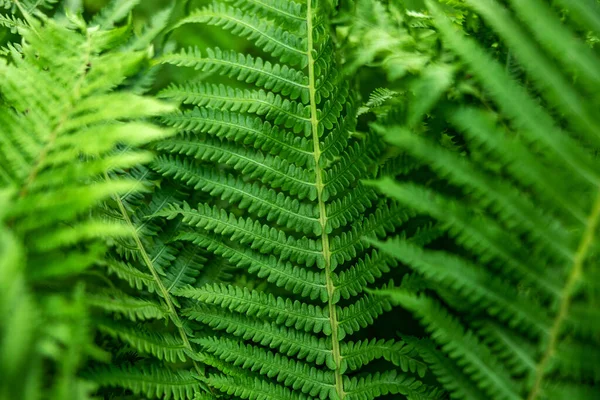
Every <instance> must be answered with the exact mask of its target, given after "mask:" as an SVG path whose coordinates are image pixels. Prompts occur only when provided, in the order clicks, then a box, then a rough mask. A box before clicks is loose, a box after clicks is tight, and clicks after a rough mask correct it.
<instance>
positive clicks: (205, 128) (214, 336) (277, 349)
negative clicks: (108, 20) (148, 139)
mask: <svg viewBox="0 0 600 400" xmlns="http://www.w3.org/2000/svg"><path fill="white" fill-rule="evenodd" d="M329 7H330V4H328V3H327V2H322V1H316V0H310V1H307V2H297V1H292V0H223V1H217V2H214V3H213V4H212V5H209V6H207V7H204V8H201V9H199V10H197V11H195V12H193V13H192V14H191V15H190V16H187V17H185V18H184V19H183V20H182V21H181V22H179V24H178V25H177V26H181V25H184V24H190V23H201V24H205V25H213V26H217V27H221V28H223V29H224V30H227V31H229V32H230V33H231V34H232V35H233V36H235V37H238V38H244V39H247V40H248V42H250V43H251V44H252V45H253V47H254V48H255V49H257V50H258V51H259V53H258V54H260V55H255V52H252V53H251V54H252V56H250V55H248V54H240V53H238V52H237V51H233V50H225V49H208V50H203V49H198V48H191V49H184V50H181V51H180V52H179V53H175V54H172V55H168V56H165V57H163V59H162V61H163V62H165V63H169V64H174V65H178V66H183V67H191V68H194V69H196V70H199V71H203V72H207V73H209V74H207V75H209V78H208V80H207V81H206V80H203V81H202V82H199V81H197V80H196V81H194V80H192V81H188V82H184V83H182V84H178V85H172V86H169V87H167V88H166V89H164V90H163V91H162V92H161V93H160V97H162V98H165V99H173V100H175V101H178V102H180V103H182V106H181V108H182V111H180V112H178V113H173V114H171V115H169V116H166V117H164V118H163V121H164V122H165V123H166V124H167V125H169V126H173V127H175V128H177V129H178V130H179V131H180V134H179V136H178V137H176V138H172V139H167V140H164V141H161V142H160V143H158V144H157V145H156V146H155V148H156V149H157V151H158V152H159V153H161V154H160V156H159V158H158V160H157V161H155V162H154V164H153V166H152V168H153V169H154V170H155V171H156V172H158V173H159V174H160V175H162V176H163V177H165V178H166V179H170V180H171V181H176V182H177V183H178V184H179V185H180V187H181V188H182V190H189V191H190V192H191V191H193V192H194V194H195V198H194V202H193V203H191V202H177V201H176V202H173V204H170V205H169V206H167V207H165V208H164V209H163V210H162V211H160V212H158V213H157V214H156V216H157V217H158V218H165V217H166V218H167V219H170V220H172V221H181V222H182V223H183V226H184V229H183V231H182V232H181V233H180V234H179V235H178V236H177V237H176V241H178V242H185V243H189V242H191V243H193V244H195V245H197V246H199V247H200V248H201V249H203V251H207V252H208V253H212V254H214V255H215V256H217V257H219V258H225V259H227V261H228V262H230V263H231V264H233V265H235V266H237V267H238V268H243V270H244V271H247V272H248V273H250V274H252V275H254V276H257V277H258V278H259V279H260V282H261V284H260V286H259V287H258V288H254V287H247V285H245V284H244V282H238V283H237V284H231V285H224V284H209V285H205V286H203V287H200V288H198V287H196V288H194V287H185V288H181V289H179V290H176V291H174V294H175V295H176V296H178V297H181V298H188V299H190V300H192V301H188V302H183V301H182V304H184V305H185V308H184V315H185V317H186V318H189V319H190V320H193V321H196V322H200V323H201V328H198V329H201V332H202V333H201V337H202V339H198V340H197V342H198V343H201V344H202V346H201V347H202V350H201V351H199V352H198V353H197V354H196V356H197V358H198V359H199V360H206V361H205V362H206V363H208V364H209V365H212V366H214V368H215V369H216V370H219V371H220V374H214V375H210V376H209V377H208V378H206V382H207V383H208V384H209V385H213V386H214V387H216V388H217V389H218V390H219V391H221V392H223V393H226V394H227V395H229V396H233V397H235V398H240V397H241V398H257V399H262V398H265V397H268V396H273V398H278V397H281V396H287V395H288V394H289V393H294V395H293V396H294V397H295V396H298V397H299V398H303V396H306V397H309V398H322V399H325V398H328V399H339V400H343V399H347V398H349V397H350V394H349V392H348V391H347V390H346V389H345V385H347V384H350V380H349V379H350V378H348V376H346V375H347V374H350V373H352V374H354V372H357V373H360V372H361V371H362V370H363V367H365V368H366V365H367V364H368V363H369V362H371V361H373V359H376V358H377V359H380V360H382V361H383V363H387V364H392V365H393V364H394V363H396V362H399V363H400V364H401V363H402V362H400V361H398V358H396V357H393V356H390V357H387V358H386V356H384V355H380V353H377V351H376V350H374V349H373V350H372V351H373V352H369V351H368V350H367V353H368V355H367V356H366V357H367V358H366V359H365V358H360V359H361V360H363V362H360V361H355V362H352V366H353V369H351V370H350V369H348V364H347V363H346V361H345V360H344V357H343V355H342V353H341V349H342V346H343V344H344V343H345V341H348V342H349V343H354V342H352V341H350V339H349V338H348V337H349V336H350V335H354V334H357V335H359V334H362V332H363V331H366V329H368V328H370V327H372V326H373V325H375V324H377V322H376V320H377V318H378V317H380V316H382V315H383V314H384V313H385V312H387V311H389V310H390V304H389V302H388V301H387V300H386V299H384V298H381V297H378V296H373V295H371V294H366V293H365V292H366V290H367V285H369V284H377V283H376V281H377V280H378V279H379V278H381V277H383V274H384V273H386V272H389V270H390V266H391V265H392V264H394V261H391V259H387V258H386V259H385V260H384V259H383V258H384V257H379V256H378V253H377V252H375V251H372V250H371V249H370V247H371V245H370V244H369V243H368V242H367V241H365V240H364V239H365V238H377V237H382V236H386V235H388V234H389V233H391V232H396V230H397V229H398V226H399V225H401V224H403V223H404V222H406V221H407V220H409V219H411V218H412V217H413V216H414V213H413V212H412V211H407V210H404V209H402V208H400V207H394V206H392V204H391V202H389V201H387V200H383V201H380V200H379V199H378V196H377V194H376V192H375V191H374V190H373V189H372V188H370V187H366V186H365V185H363V184H362V183H361V179H365V178H370V177H373V175H374V171H375V170H376V165H377V164H378V162H379V157H380V154H381V153H382V152H383V150H384V145H383V142H382V141H381V140H380V138H379V136H378V135H377V134H372V133H366V134H362V133H355V132H354V131H355V129H356V124H357V118H356V110H357V101H356V98H355V91H354V90H353V86H352V84H351V82H349V79H348V77H347V76H346V75H344V74H343V73H342V71H341V70H340V68H339V67H338V66H337V62H336V59H337V54H336V51H337V50H336V45H335V44H334V43H333V40H332V38H331V37H330V24H329V21H328V16H329V10H330V9H329ZM211 74H212V75H217V74H218V75H220V76H221V77H220V78H219V80H218V81H215V80H213V79H212V78H211V77H210V75H211ZM221 82H222V83H221ZM190 189H191V190H190ZM196 198H198V200H197V201H196ZM189 204H192V205H189ZM244 286H246V287H244ZM361 294H362V295H361ZM192 326H194V327H196V326H197V325H196V324H193V325H192ZM223 331H224V332H223ZM234 338H235V340H234ZM386 343H389V346H394V345H393V343H392V342H386ZM267 348H268V349H267ZM344 349H346V348H344ZM203 353H204V354H203ZM368 357H372V358H370V359H369V358H368ZM364 360H366V361H364ZM408 371H409V374H413V373H418V372H421V371H422V370H418V371H417V369H410V368H409V370H408ZM229 375H235V377H229ZM407 379H410V378H408V377H407ZM415 382H416V381H415ZM243 383H245V384H246V385H247V387H243V386H242V385H243ZM415 385H416V383H415ZM392 386H393V385H392ZM290 390H291V391H290ZM394 390H396V389H392V388H391V386H390V389H389V390H387V391H380V392H378V391H377V390H376V389H372V388H371V387H369V389H368V390H366V393H371V394H370V396H371V397H372V398H374V397H377V396H381V395H384V393H399V392H398V391H394ZM417 392H418V390H417V391H415V392H414V393H417ZM361 393H363V392H361ZM290 396H292V395H291V394H290Z"/></svg>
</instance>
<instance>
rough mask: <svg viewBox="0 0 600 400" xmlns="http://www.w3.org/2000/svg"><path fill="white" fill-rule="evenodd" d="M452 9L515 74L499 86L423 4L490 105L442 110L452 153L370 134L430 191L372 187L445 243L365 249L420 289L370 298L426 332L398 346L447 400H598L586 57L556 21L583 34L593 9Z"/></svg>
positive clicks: (527, 2) (489, 1)
mask: <svg viewBox="0 0 600 400" xmlns="http://www.w3.org/2000/svg"><path fill="white" fill-rule="evenodd" d="M466 3H467V4H468V5H470V6H471V7H472V9H473V11H474V12H477V13H478V14H480V15H481V16H482V17H483V19H484V20H485V21H486V23H487V24H489V26H490V27H491V28H492V29H493V30H494V31H495V32H497V33H498V35H499V37H500V39H501V40H502V42H503V43H504V44H505V45H506V46H507V47H508V48H509V49H510V53H511V55H512V56H513V57H515V58H516V59H517V60H518V62H519V64H520V66H521V67H522V68H523V70H524V71H525V73H526V74H527V76H528V77H529V80H528V81H527V82H522V81H518V80H516V79H515V78H514V77H512V76H511V75H510V73H509V71H508V68H507V67H506V66H505V65H508V64H507V63H505V62H504V60H502V64H504V65H502V64H500V63H498V62H497V61H496V60H494V59H493V58H492V57H491V56H490V55H489V54H488V52H486V51H484V50H482V48H481V46H480V45H479V44H478V43H477V42H475V40H473V39H470V38H467V37H465V36H464V35H463V34H462V33H460V32H459V31H457V29H456V28H455V26H453V24H452V23H451V22H450V21H449V19H448V18H447V17H446V16H444V15H443V13H442V12H441V11H440V10H439V9H438V7H437V6H436V5H435V4H434V3H433V2H429V7H430V10H431V11H432V14H433V16H434V17H435V21H436V27H437V28H438V29H439V32H440V34H441V36H442V38H443V42H444V44H445V45H447V46H448V48H449V49H450V50H451V51H452V52H453V53H455V54H457V55H458V56H459V57H460V59H461V60H462V61H463V62H464V63H465V65H466V67H467V68H468V70H469V72H470V73H472V74H473V76H474V77H475V78H476V79H477V81H478V82H479V84H481V86H482V87H483V88H484V89H485V95H486V96H487V97H488V98H489V103H488V102H486V104H485V105H486V109H485V110H483V109H480V108H476V107H472V106H471V107H464V106H463V107H461V108H458V109H453V110H451V112H450V113H448V118H449V121H450V122H451V126H452V128H453V129H454V130H455V132H457V133H456V135H457V137H459V138H461V140H460V141H462V143H464V144H462V145H461V146H462V148H461V151H460V152H456V151H453V150H451V149H449V148H444V147H442V146H439V145H438V144H436V143H435V141H434V140H432V138H431V137H428V135H420V136H419V135H415V134H414V133H412V132H410V131H409V130H407V129H406V127H404V126H396V127H387V128H381V127H380V128H381V130H383V131H387V132H386V135H387V137H388V139H389V141H390V142H391V143H393V144H395V145H397V146H398V147H399V148H400V149H402V150H403V151H404V152H405V153H406V154H408V155H410V156H411V157H412V158H414V159H416V160H419V161H420V162H421V163H422V164H423V165H425V166H427V167H428V168H430V169H431V171H432V172H434V173H436V174H437V175H438V176H439V177H440V180H441V182H438V184H437V185H436V186H437V188H444V189H443V190H438V189H432V188H431V187H425V186H423V185H422V184H421V183H419V182H414V183H413V182H408V181H404V182H400V181H396V180H392V179H390V178H387V179H384V180H382V181H379V182H378V183H376V186H378V187H379V188H380V189H381V190H382V191H383V192H385V193H387V194H389V195H390V196H391V197H393V198H395V199H397V200H399V201H400V202H401V203H403V204H406V205H407V206H410V207H411V208H413V209H415V210H416V211H418V212H419V213H420V214H425V215H429V216H431V217H433V218H435V219H437V220H439V221H440V222H441V224H442V225H441V226H444V227H445V228H446V230H447V233H448V235H449V236H450V237H451V238H453V239H454V240H455V243H456V248H455V250H454V251H451V250H452V247H449V246H447V247H446V251H439V250H438V251H436V250H432V249H423V248H420V247H419V246H415V245H414V244H411V243H409V242H408V241H405V240H390V241H387V242H385V243H380V244H379V245H378V246H379V247H380V248H381V250H382V251H384V252H386V253H388V254H390V255H393V256H395V257H396V258H397V259H399V260H400V261H402V262H403V263H405V264H406V265H408V266H410V267H411V268H412V269H414V271H415V273H416V274H417V275H418V276H420V277H421V278H422V279H424V282H425V284H424V285H423V288H421V289H422V290H414V289H411V288H409V287H405V286H403V285H401V286H400V287H399V288H395V289H390V290H387V291H385V292H384V293H385V294H387V295H390V296H391V298H393V299H394V301H395V302H397V303H398V304H399V305H400V306H402V307H403V308H405V309H407V310H410V311H411V312H412V313H413V314H414V315H415V316H416V317H418V318H419V320H420V321H421V322H422V323H423V325H424V326H425V327H426V329H427V331H428V332H429V333H430V337H431V341H428V340H423V341H420V342H419V341H414V343H413V344H414V345H415V346H416V347H418V348H420V351H421V353H422V356H423V358H424V359H425V360H426V361H427V362H428V363H429V364H431V370H432V371H433V372H434V373H435V374H436V375H437V376H438V378H439V381H440V382H441V383H442V384H443V385H444V386H445V387H446V389H447V390H448V391H449V392H450V393H451V396H452V398H456V399H482V400H483V399H514V400H519V399H527V400H541V399H557V400H562V399H593V398H600V391H599V390H598V383H599V382H600V364H599V363H598V360H600V336H599V335H598V332H600V324H599V321H600V314H599V309H600V308H599V307H598V305H599V299H600V286H599V285H598V282H599V280H598V277H599V272H598V271H599V270H598V266H597V263H598V245H599V244H600V240H599V238H598V225H599V223H600V194H599V184H600V165H599V164H598V159H597V149H598V146H599V145H600V139H599V135H598V133H599V132H600V129H599V127H600V118H599V116H598V113H597V105H598V101H599V100H600V98H599V97H598V93H599V89H600V69H599V68H598V66H599V65H600V57H599V55H598V52H597V50H594V49H592V48H590V47H588V46H587V45H586V44H585V43H584V42H582V41H580V40H579V39H577V35H576V34H575V32H574V31H573V30H572V29H571V27H570V23H572V22H571V20H570V18H572V20H573V22H574V23H575V24H579V26H580V27H585V29H587V30H589V31H597V30H598V28H599V25H598V21H600V13H598V10H597V9H596V8H594V6H592V4H591V3H592V2H586V1H581V2H569V1H559V2H558V3H560V5H561V7H563V8H564V9H565V11H568V13H567V14H568V15H570V17H569V18H567V19H565V20H562V18H561V17H559V15H558V14H557V13H556V11H555V10H554V9H552V8H550V7H549V6H548V5H547V4H545V2H542V1H540V0H511V1H508V3H509V4H510V8H508V7H506V8H505V7H504V6H501V5H499V4H498V3H497V2H495V1H493V0H467V1H466ZM529 29H531V30H529ZM566 54H567V55H568V56H565V55H566ZM460 141H459V142H460ZM448 249H450V250H448ZM407 340H409V339H407Z"/></svg>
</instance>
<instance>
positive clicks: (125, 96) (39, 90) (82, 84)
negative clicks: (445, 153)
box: [0, 2, 172, 400]
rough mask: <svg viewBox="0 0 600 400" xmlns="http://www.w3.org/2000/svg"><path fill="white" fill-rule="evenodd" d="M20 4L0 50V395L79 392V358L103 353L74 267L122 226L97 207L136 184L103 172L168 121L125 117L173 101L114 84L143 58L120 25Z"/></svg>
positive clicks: (98, 257) (133, 157) (124, 162)
mask: <svg viewBox="0 0 600 400" xmlns="http://www.w3.org/2000/svg"><path fill="white" fill-rule="evenodd" d="M38 3H39V2H38ZM26 4H28V3H26ZM28 10H29V9H27V8H23V7H21V12H22V13H23V15H24V16H25V19H24V20H25V21H27V22H26V23H25V22H23V23H21V24H20V25H19V27H18V29H19V34H20V35H21V37H22V42H21V43H19V44H13V45H9V47H8V49H7V50H8V51H9V54H10V56H9V57H6V58H1V59H0V74H1V75H2V80H1V81H0V125H1V126H2V128H1V131H0V197H1V200H0V203H1V206H0V208H1V214H2V215H1V220H2V228H1V233H0V276H1V279H0V289H1V291H2V295H1V297H0V311H1V312H2V315H3V317H2V324H1V325H0V352H1V356H0V357H1V358H0V375H1V376H2V379H1V381H0V398H2V399H9V398H11V399H39V398H48V399H61V400H65V399H74V400H75V399H77V400H79V399H84V398H89V396H90V395H91V394H92V392H93V391H94V388H95V385H94V383H93V382H91V381H90V380H87V379H84V378H82V377H81V376H80V375H79V371H80V369H81V368H82V367H83V365H84V364H85V362H86V361H87V360H88V359H89V358H94V359H101V360H106V358H107V356H108V354H107V353H106V352H105V351H103V350H101V349H100V348H99V347H98V346H96V345H95V343H94V341H93V333H92V332H93V325H94V324H93V323H91V316H90V313H89V311H88V308H87V304H86V301H85V296H86V294H85V290H86V288H85V284H84V281H85V279H83V276H84V274H86V273H88V271H89V270H90V268H92V267H93V266H94V265H98V264H100V263H102V262H103V257H104V250H105V246H104V241H105V240H106V239H107V238H115V237H119V236H126V235H128V234H130V231H129V229H127V227H125V226H123V225H118V224H114V223H108V222H107V221H105V220H103V219H102V218H100V217H99V216H98V215H97V214H96V210H97V208H98V206H99V204H100V203H101V202H102V201H104V200H106V199H107V198H108V197H110V196H112V195H116V194H120V193H130V192H131V193H134V192H138V191H140V190H141V189H142V188H141V187H140V186H139V185H138V184H137V182H135V181H133V180H128V179H111V180H107V179H106V178H105V174H106V173H107V172H110V171H114V170H118V169H124V168H132V167H134V166H136V165H139V164H142V163H145V162H148V161H149V160H150V159H151V158H152V156H151V153H149V152H147V151H141V150H138V149H136V147H137V146H139V145H143V144H147V143H149V142H151V141H152V140H156V139H160V138H164V137H166V136H168V134H169V133H170V131H168V130H165V129H162V128H159V127H156V126H154V125H152V124H150V123H147V122H139V121H138V122H136V121H137V120H138V119H140V118H147V117H151V116H155V115H158V114H161V113H165V112H169V111H171V110H172V106H171V105H167V104H164V103H162V102H159V101H157V100H155V99H151V98H146V97H141V96H138V95H134V94H132V93H130V92H125V91H119V90H115V89H116V88H117V87H118V86H119V85H121V84H122V83H123V81H124V80H125V79H126V78H127V77H129V76H131V75H134V74H135V73H137V71H138V70H139V69H140V68H141V67H142V65H143V64H144V63H145V62H146V60H147V52H146V51H141V52H140V51H129V52H117V51H114V46H115V43H119V42H121V41H123V40H125V39H126V38H128V37H129V31H128V30H127V29H114V30H102V29H97V28H95V27H88V26H86V24H85V22H84V21H83V20H81V19H79V18H77V17H71V18H70V19H65V20H64V22H60V23H59V22H57V21H55V20H52V19H48V18H45V17H43V16H42V15H41V14H39V17H37V18H35V17H33V16H32V15H31V14H29V12H28ZM125 105H126V106H125ZM124 146H127V147H124ZM117 148H118V149H120V150H119V151H116V150H117ZM92 281H93V279H92Z"/></svg>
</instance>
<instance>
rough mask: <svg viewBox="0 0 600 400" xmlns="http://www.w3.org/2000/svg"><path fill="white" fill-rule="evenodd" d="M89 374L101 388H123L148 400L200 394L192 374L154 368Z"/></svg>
mask: <svg viewBox="0 0 600 400" xmlns="http://www.w3.org/2000/svg"><path fill="white" fill-rule="evenodd" d="M91 374H93V376H94V379H95V380H96V381H97V382H98V383H100V384H101V385H103V386H113V387H115V386H116V387H124V388H127V389H129V390H131V391H132V392H133V393H134V394H136V395H140V394H141V395H144V396H147V397H151V398H161V399H165V400H166V399H174V400H187V399H190V398H192V397H193V396H194V393H197V392H200V391H201V386H200V383H199V381H198V378H197V377H196V376H194V374H192V373H191V372H188V371H182V370H177V371H174V370H169V369H167V368H165V367H158V366H155V365H150V366H143V367H133V366H123V367H105V368H97V369H95V370H93V371H92V372H91Z"/></svg>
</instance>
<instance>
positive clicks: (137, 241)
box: [104, 173, 204, 376]
mask: <svg viewBox="0 0 600 400" xmlns="http://www.w3.org/2000/svg"><path fill="white" fill-rule="evenodd" d="M104 177H105V178H106V180H107V181H108V180H110V177H109V176H108V174H107V173H104ZM115 200H116V202H117V205H118V206H119V211H120V212H121V215H122V216H123V219H124V220H125V223H126V224H127V226H128V227H129V228H130V229H131V232H132V236H133V240H134V241H135V244H136V245H137V247H138V249H139V251H140V254H141V256H142V260H143V261H144V264H146V267H148V270H149V271H150V273H151V274H152V277H153V278H154V281H155V282H156V286H157V287H158V291H159V292H160V295H161V297H162V298H163V300H164V301H165V304H166V305H167V309H168V310H169V313H170V314H171V319H172V320H173V323H174V324H175V326H176V327H177V331H178V332H179V336H180V337H181V340H182V342H183V345H184V347H185V348H186V349H187V350H189V351H190V352H193V351H194V349H193V348H192V345H191V344H190V341H189V339H188V337H187V333H186V332H185V329H183V323H182V322H181V318H179V314H177V309H176V308H175V305H174V304H173V301H172V300H171V294H170V293H169V291H168V290H167V288H166V287H165V285H164V283H163V281H162V279H160V276H158V272H157V271H156V268H154V264H153V263H152V260H151V259H150V256H149V255H148V252H147V251H146V248H145V247H144V244H143V243H142V240H141V239H140V236H139V235H138V234H137V230H136V229H135V226H134V225H133V223H132V222H131V218H129V214H128V213H127V210H126V209H125V206H124V205H123V201H122V200H121V197H120V196H115ZM192 364H193V365H194V368H195V369H196V372H198V375H200V376H203V375H204V371H203V369H202V368H201V367H200V365H198V363H197V362H196V361H195V360H192Z"/></svg>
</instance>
